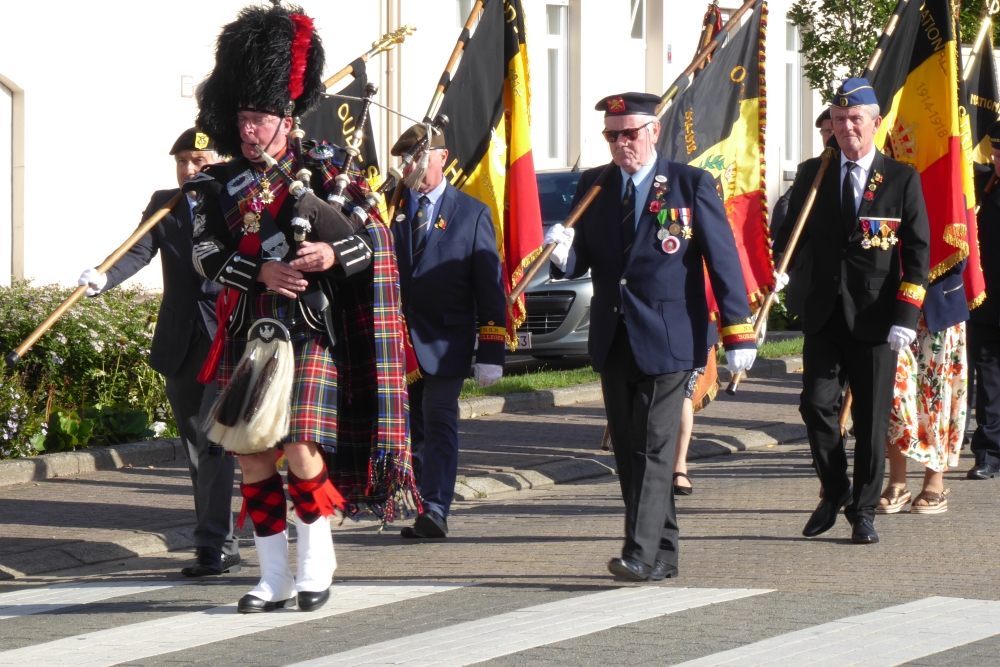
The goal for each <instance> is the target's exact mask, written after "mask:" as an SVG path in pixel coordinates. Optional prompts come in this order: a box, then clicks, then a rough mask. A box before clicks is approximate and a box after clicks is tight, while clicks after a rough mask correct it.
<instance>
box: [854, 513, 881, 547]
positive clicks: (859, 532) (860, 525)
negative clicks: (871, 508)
mask: <svg viewBox="0 0 1000 667" xmlns="http://www.w3.org/2000/svg"><path fill="white" fill-rule="evenodd" d="M851 542H854V543H855V544H877V543H878V533H876V532H875V524H874V522H872V520H871V519H869V518H866V517H863V516H860V517H858V518H857V519H855V520H854V531H853V532H852V533H851Z"/></svg>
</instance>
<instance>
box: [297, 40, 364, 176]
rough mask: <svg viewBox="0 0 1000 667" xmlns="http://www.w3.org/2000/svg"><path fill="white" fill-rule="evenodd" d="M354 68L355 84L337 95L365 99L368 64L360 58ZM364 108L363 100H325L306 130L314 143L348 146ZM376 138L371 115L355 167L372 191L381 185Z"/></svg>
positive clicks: (304, 123)
mask: <svg viewBox="0 0 1000 667" xmlns="http://www.w3.org/2000/svg"><path fill="white" fill-rule="evenodd" d="M351 66H352V67H353V68H354V80H353V81H351V82H350V83H349V84H347V86H345V87H344V88H343V89H342V90H341V91H340V92H338V93H336V95H343V96H345V97H352V98H362V97H364V96H365V86H367V85H368V73H367V72H366V71H365V61H364V60H363V59H362V58H358V59H357V60H355V61H354V62H353V63H351ZM362 106H363V103H362V102H361V100H360V99H344V98H341V97H324V98H323V101H321V102H320V103H319V106H317V107H316V109H314V110H313V111H312V112H311V113H310V114H309V115H308V116H306V117H304V118H303V119H302V129H303V130H305V133H306V136H307V137H309V138H310V139H323V140H325V141H329V142H330V143H332V144H336V145H337V146H346V145H347V143H348V142H349V141H353V139H352V137H351V135H352V134H354V129H355V128H356V127H357V119H358V118H359V117H360V116H361V107H362ZM374 136H375V135H374V134H373V133H372V119H371V115H370V114H369V116H368V118H367V119H366V120H365V131H364V136H363V137H362V138H361V152H360V153H359V154H358V157H356V158H355V163H354V166H355V167H357V168H358V170H359V171H360V172H361V173H362V174H364V176H365V180H367V181H368V183H369V184H372V187H375V186H376V185H377V184H378V183H380V182H381V178H380V172H379V168H378V154H377V153H376V152H375V138H374Z"/></svg>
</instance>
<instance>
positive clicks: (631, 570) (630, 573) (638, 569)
mask: <svg viewBox="0 0 1000 667" xmlns="http://www.w3.org/2000/svg"><path fill="white" fill-rule="evenodd" d="M608 572H610V573H611V574H613V575H615V576H616V577H618V578H619V579H627V580H628V581H647V580H648V579H649V577H650V576H651V575H652V574H653V568H651V567H649V566H648V565H646V564H645V563H640V562H639V561H637V560H635V559H634V558H612V559H611V560H610V561H608Z"/></svg>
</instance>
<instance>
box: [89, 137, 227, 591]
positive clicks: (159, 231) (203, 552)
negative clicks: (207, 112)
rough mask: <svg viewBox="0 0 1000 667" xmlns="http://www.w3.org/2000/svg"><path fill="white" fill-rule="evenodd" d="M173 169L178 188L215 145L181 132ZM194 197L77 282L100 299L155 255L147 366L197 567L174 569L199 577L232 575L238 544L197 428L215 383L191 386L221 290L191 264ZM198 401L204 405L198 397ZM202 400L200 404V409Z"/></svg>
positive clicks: (157, 203)
mask: <svg viewBox="0 0 1000 667" xmlns="http://www.w3.org/2000/svg"><path fill="white" fill-rule="evenodd" d="M170 155H171V156H173V158H174V163H175V165H176V169H177V185H178V186H180V185H184V184H185V183H187V182H188V181H189V180H191V179H192V178H194V177H195V176H196V175H197V174H198V173H199V172H200V171H201V169H202V168H203V167H205V166H207V165H211V164H215V163H216V162H218V161H219V157H218V156H217V155H216V153H215V142H214V141H213V140H212V139H211V138H210V137H209V136H208V135H207V134H205V133H204V132H199V131H197V130H195V128H193V127H192V128H190V129H188V130H185V131H184V132H183V133H182V134H181V136H179V137H178V138H177V140H176V141H175V142H174V145H173V147H172V148H171V149H170ZM178 192H179V191H178V190H176V189H173V190H158V191H156V192H154V193H153V196H152V198H151V199H150V200H149V205H148V206H147V207H146V211H145V212H144V213H143V214H142V219H143V221H145V220H146V219H147V218H149V217H150V216H151V215H153V214H154V213H156V211H158V210H159V209H160V208H161V207H162V206H163V205H164V204H166V203H167V202H168V201H169V200H170V199H171V198H172V197H173V196H174V195H176V194H177V193H178ZM194 204H195V200H194V197H192V196H190V195H189V196H187V197H182V198H181V201H180V202H179V203H178V204H177V205H176V206H174V208H173V209H172V210H171V211H170V213H169V214H168V215H167V216H166V217H165V218H163V220H162V221H161V222H160V224H158V225H157V226H156V227H154V228H153V230H152V231H150V232H149V233H148V234H146V235H145V236H143V237H142V238H141V239H140V240H139V242H138V243H136V244H135V245H134V246H132V248H131V250H129V251H128V252H127V253H126V254H125V256H124V257H122V258H121V259H120V260H118V262H117V263H116V264H115V265H114V266H113V267H111V268H110V269H108V272H107V273H105V274H99V273H98V272H97V269H93V268H91V269H87V270H86V271H84V272H83V274H82V275H81V276H80V280H79V283H80V285H89V289H88V290H87V292H86V294H87V296H97V295H98V294H103V293H104V292H107V291H108V290H110V289H111V288H113V287H115V286H117V285H119V284H121V283H123V282H124V281H126V280H128V279H129V278H131V277H132V276H134V275H135V274H136V273H138V271H139V269H141V268H143V267H144V266H146V265H148V264H149V263H150V262H151V261H152V260H153V258H154V257H156V255H157V253H159V254H160V257H161V262H162V265H163V302H162V304H161V306H160V314H159V317H158V318H157V322H156V331H155V333H154V334H153V344H152V349H151V350H150V353H149V365H150V366H151V367H152V368H153V370H155V371H157V372H159V373H161V374H163V376H164V377H165V378H166V384H167V400H169V401H170V408H171V410H172V411H173V413H174V419H175V420H176V422H177V431H178V435H180V438H181V441H182V442H183V443H184V446H185V450H186V452H187V457H188V468H189V471H190V473H191V484H192V486H193V487H194V509H195V515H196V517H197V524H196V526H195V531H194V537H195V550H196V554H197V556H196V562H195V564H194V565H192V566H189V567H185V568H184V569H183V570H181V572H182V573H183V574H185V575H187V576H189V577H203V576H208V575H216V574H223V573H233V572H238V571H239V569H240V547H239V540H237V539H236V538H235V537H234V536H233V512H232V498H233V475H234V473H235V464H234V461H233V458H232V457H231V456H211V455H210V454H209V442H208V439H207V437H206V435H205V430H204V428H203V427H202V423H203V422H204V416H205V414H206V410H207V409H208V407H210V406H211V404H212V400H214V398H215V389H214V386H213V387H212V389H211V390H210V391H206V389H205V385H203V384H201V383H200V382H198V371H199V370H201V366H202V364H203V363H204V362H205V357H206V356H207V355H208V348H209V346H210V345H211V343H212V338H213V337H214V336H215V331H216V326H217V325H216V317H215V302H216V299H217V298H218V296H219V292H221V291H222V287H221V286H220V285H218V284H216V283H214V282H212V281H211V280H206V279H205V278H203V277H202V276H200V275H199V274H198V273H197V272H195V269H194V263H193V262H192V261H191V248H192V245H193V242H192V240H191V239H192V237H193V235H194V234H193V232H194V229H195V228H196V227H197V226H198V225H199V224H201V225H202V226H204V222H199V221H198V220H197V219H196V216H195V215H194V214H193V209H194ZM203 399H204V400H203ZM203 403H204V405H203Z"/></svg>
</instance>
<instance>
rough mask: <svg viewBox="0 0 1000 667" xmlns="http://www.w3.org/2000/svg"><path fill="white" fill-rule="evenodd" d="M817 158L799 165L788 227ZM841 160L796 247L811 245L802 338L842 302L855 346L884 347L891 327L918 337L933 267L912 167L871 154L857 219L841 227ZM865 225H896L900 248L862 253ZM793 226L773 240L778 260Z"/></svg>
mask: <svg viewBox="0 0 1000 667" xmlns="http://www.w3.org/2000/svg"><path fill="white" fill-rule="evenodd" d="M821 163H822V159H821V158H814V159H812V160H806V161H805V162H803V163H802V167H801V168H800V169H799V173H798V175H797V176H796V177H795V184H794V185H793V186H792V188H793V191H792V199H791V202H789V205H788V219H789V220H797V219H798V217H799V212H800V211H801V210H802V207H803V205H804V204H805V201H806V197H807V196H808V194H809V190H810V188H811V187H812V182H813V180H814V179H815V178H816V173H817V172H818V171H819V166H820V164H821ZM840 172H841V166H840V154H839V153H836V154H835V155H834V157H833V159H832V161H831V162H830V167H829V168H828V169H827V171H826V173H825V174H824V176H823V182H822V183H821V184H820V187H819V191H818V192H817V193H816V203H815V204H814V205H813V208H812V211H811V212H810V214H809V218H808V220H807V221H806V225H805V228H804V229H803V230H802V236H801V237H800V243H801V242H803V241H810V242H811V245H812V251H813V261H812V276H811V279H812V281H811V284H810V287H809V294H808V297H807V298H806V302H805V314H804V316H803V327H802V330H803V332H804V333H806V334H815V333H818V332H819V330H820V329H821V328H823V325H825V324H826V323H827V321H828V320H829V319H830V315H831V314H832V313H833V309H834V307H835V306H836V304H837V299H838V296H839V297H840V298H841V303H842V307H843V309H844V318H845V319H846V321H847V326H848V328H849V329H850V331H851V333H852V334H854V336H855V337H856V338H859V339H861V340H867V341H871V342H884V341H885V340H886V338H887V337H888V335H889V328H890V327H891V326H893V325H897V326H901V327H905V328H907V329H912V330H914V331H916V329H917V317H918V315H919V313H920V308H921V306H922V305H923V300H924V295H925V292H926V289H927V274H928V270H929V266H930V245H929V243H930V228H929V227H928V223H927V209H926V207H925V206H924V195H923V191H922V190H921V187H920V176H919V174H917V172H916V171H915V170H914V169H912V168H911V167H908V166H906V165H905V164H903V163H901V162H897V161H896V160H893V159H891V158H888V157H886V156H884V155H882V153H880V152H876V153H875V159H874V161H873V162H872V167H871V171H870V173H869V175H868V182H867V183H866V188H865V195H864V196H863V197H862V198H861V204H860V206H859V207H858V212H857V215H856V216H854V217H853V218H852V219H851V221H850V223H849V224H848V223H846V222H845V221H844V217H843V215H842V213H841V211H842V209H841V205H840V197H841V185H840ZM862 219H865V220H870V219H876V220H879V221H886V220H887V221H890V222H893V223H895V222H896V221H898V227H897V229H896V230H895V232H894V234H895V236H896V237H897V239H898V243H895V244H891V245H890V246H889V249H888V250H883V249H881V248H876V247H874V246H873V247H871V248H865V247H864V245H863V241H864V238H865V234H864V229H863V227H862ZM793 226H794V225H784V226H783V227H782V229H781V231H780V232H779V233H778V236H777V238H776V239H775V240H774V244H773V247H774V251H775V254H780V253H783V252H784V250H785V247H786V246H787V244H788V239H789V237H790V236H791V232H792V227H793Z"/></svg>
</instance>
